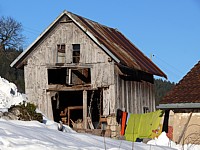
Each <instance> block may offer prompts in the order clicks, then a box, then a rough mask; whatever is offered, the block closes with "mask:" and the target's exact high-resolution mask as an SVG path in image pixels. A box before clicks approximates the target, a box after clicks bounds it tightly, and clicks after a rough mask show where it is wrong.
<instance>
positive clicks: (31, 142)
mask: <svg viewBox="0 0 200 150" xmlns="http://www.w3.org/2000/svg"><path fill="white" fill-rule="evenodd" d="M24 100H25V99H24V98H23V96H22V94H20V93H18V92H17V87H16V86H15V85H14V84H13V83H10V82H8V81H7V80H5V79H3V78H1V77H0V108H1V109H2V110H4V108H6V109H7V108H9V107H10V106H11V105H13V104H18V103H19V102H22V101H24ZM44 119H45V120H44V122H45V123H40V122H38V121H19V120H4V119H0V150H104V149H106V150H133V149H134V150H172V149H178V150H183V149H184V150H186V149H187V150H200V146H198V145H185V147H184V148H183V147H182V146H181V145H176V144H175V143H174V142H172V141H170V140H169V139H168V138H167V136H166V134H165V133H162V134H161V135H160V136H159V137H158V139H154V140H151V141H149V142H148V144H144V143H139V142H129V141H125V140H115V139H111V138H104V137H100V136H94V135H90V134H83V133H82V134H81V133H76V132H75V131H73V130H72V129H71V128H70V127H68V126H64V132H61V131H58V125H59V124H57V123H55V122H53V121H50V120H48V119H47V118H45V117H44Z"/></svg>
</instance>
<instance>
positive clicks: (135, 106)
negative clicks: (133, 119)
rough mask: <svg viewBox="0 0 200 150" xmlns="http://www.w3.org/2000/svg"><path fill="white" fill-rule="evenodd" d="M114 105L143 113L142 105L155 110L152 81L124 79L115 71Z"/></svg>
mask: <svg viewBox="0 0 200 150" xmlns="http://www.w3.org/2000/svg"><path fill="white" fill-rule="evenodd" d="M115 96H116V101H115V106H116V109H118V108H119V109H121V110H124V111H127V112H130V113H144V112H143V107H148V109H149V111H150V112H151V111H155V97H154V87H153V84H152V83H149V82H145V81H141V82H137V81H125V80H123V79H121V78H120V76H119V74H117V72H116V73H115Z"/></svg>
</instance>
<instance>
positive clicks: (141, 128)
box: [125, 110, 163, 141]
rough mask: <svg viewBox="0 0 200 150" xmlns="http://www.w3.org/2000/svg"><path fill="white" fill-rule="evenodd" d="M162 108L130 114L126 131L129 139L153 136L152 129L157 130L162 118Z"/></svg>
mask: <svg viewBox="0 0 200 150" xmlns="http://www.w3.org/2000/svg"><path fill="white" fill-rule="evenodd" d="M162 115H163V113H162V110H158V111H155V112H151V113H146V114H130V117H129V120H128V124H127V127H126V131H125V137H126V140H128V141H136V139H137V138H151V135H152V130H156V129H157V128H158V126H159V124H160V121H161V118H162Z"/></svg>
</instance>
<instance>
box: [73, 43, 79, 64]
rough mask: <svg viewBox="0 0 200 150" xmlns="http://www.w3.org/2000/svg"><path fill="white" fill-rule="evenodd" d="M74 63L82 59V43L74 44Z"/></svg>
mask: <svg viewBox="0 0 200 150" xmlns="http://www.w3.org/2000/svg"><path fill="white" fill-rule="evenodd" d="M72 46H73V56H72V57H73V63H79V61H80V44H73V45H72Z"/></svg>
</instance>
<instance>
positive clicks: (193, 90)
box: [160, 61, 200, 104]
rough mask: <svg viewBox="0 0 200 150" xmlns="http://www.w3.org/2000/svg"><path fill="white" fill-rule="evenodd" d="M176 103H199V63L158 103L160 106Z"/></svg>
mask: <svg viewBox="0 0 200 150" xmlns="http://www.w3.org/2000/svg"><path fill="white" fill-rule="evenodd" d="M177 103H200V61H199V62H198V63H197V64H196V65H195V66H194V67H193V68H192V69H191V70H190V71H189V72H188V73H187V74H186V75H185V76H184V77H183V79H182V80H180V82H179V83H178V84H177V85H176V86H175V87H174V88H173V89H172V90H171V91H170V92H168V93H167V94H166V96H164V98H163V99H162V100H161V101H160V104H177Z"/></svg>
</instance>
